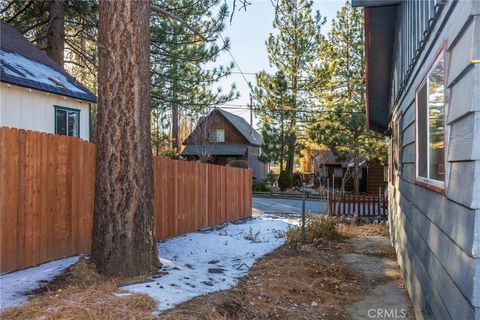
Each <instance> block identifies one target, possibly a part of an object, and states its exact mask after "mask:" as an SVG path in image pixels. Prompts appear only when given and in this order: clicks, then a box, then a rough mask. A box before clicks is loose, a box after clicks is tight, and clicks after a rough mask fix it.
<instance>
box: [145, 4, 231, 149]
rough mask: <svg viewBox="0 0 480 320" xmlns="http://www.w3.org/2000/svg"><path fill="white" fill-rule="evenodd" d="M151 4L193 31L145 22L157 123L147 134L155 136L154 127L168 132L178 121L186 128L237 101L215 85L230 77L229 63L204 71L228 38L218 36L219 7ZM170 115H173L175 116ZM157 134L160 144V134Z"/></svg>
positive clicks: (157, 19) (222, 14) (224, 13)
mask: <svg viewBox="0 0 480 320" xmlns="http://www.w3.org/2000/svg"><path fill="white" fill-rule="evenodd" d="M154 2H155V4H157V5H158V6H160V7H162V8H164V9H165V10H167V11H169V12H171V13H173V14H175V15H176V16H178V17H180V18H181V19H182V20H183V21H185V22H186V23H187V24H188V25H189V26H190V27H191V29H194V30H195V31H196V33H194V32H192V31H191V30H189V29H188V28H187V27H186V26H185V25H184V24H182V23H181V22H178V21H175V20H171V19H165V17H163V16H157V15H154V16H152V18H151V61H152V68H151V74H152V108H153V113H154V114H155V116H154V120H155V121H159V124H156V123H155V122H153V123H152V132H153V133H154V134H157V131H156V129H157V128H161V130H160V131H163V132H167V133H168V132H169V131H170V130H171V128H172V125H176V123H177V126H178V123H179V122H181V121H182V119H183V120H184V121H187V122H190V124H192V123H193V122H195V121H196V119H198V117H199V116H200V115H205V114H206V113H207V112H208V111H210V110H211V109H212V108H213V107H216V106H218V105H221V104H223V103H225V102H228V101H231V100H233V99H235V98H237V97H238V93H237V91H236V89H235V87H234V86H232V87H231V88H230V90H229V91H228V92H223V91H222V89H221V88H220V87H219V86H217V84H218V82H219V81H220V80H221V79H222V78H224V77H227V76H229V75H230V73H231V70H232V68H233V67H234V65H233V63H232V64H230V65H227V66H218V67H212V68H207V65H209V64H210V65H211V64H213V63H214V62H215V61H216V60H217V58H218V57H219V56H220V54H222V53H224V52H225V51H226V50H228V49H229V46H230V42H229V40H228V38H227V39H223V38H222V37H221V32H222V31H223V30H224V28H225V20H226V19H227V18H228V16H229V12H228V8H227V6H226V5H225V4H224V2H223V1H222V0H200V1H198V0H177V1H167V0H155V1H154ZM223 40H225V41H223ZM172 110H178V114H176V113H175V112H173V113H172ZM177 130H178V128H177ZM158 134H159V136H160V138H159V139H160V140H161V137H162V134H161V132H158ZM167 136H168V135H167ZM156 140H158V139H156ZM164 143H167V144H168V141H164ZM180 143H181V141H180Z"/></svg>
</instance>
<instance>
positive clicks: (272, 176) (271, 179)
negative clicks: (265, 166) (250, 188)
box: [265, 172, 278, 186]
mask: <svg viewBox="0 0 480 320" xmlns="http://www.w3.org/2000/svg"><path fill="white" fill-rule="evenodd" d="M277 180H278V174H276V173H273V172H270V173H267V175H266V177H265V182H266V183H267V184H268V185H270V186H273V185H274V184H275V182H277Z"/></svg>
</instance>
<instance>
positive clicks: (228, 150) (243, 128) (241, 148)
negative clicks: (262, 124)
mask: <svg viewBox="0 0 480 320" xmlns="http://www.w3.org/2000/svg"><path fill="white" fill-rule="evenodd" d="M216 115H218V116H220V117H221V119H224V121H226V122H227V123H229V124H230V125H231V126H232V128H234V129H235V130H236V132H237V133H238V134H239V135H241V137H243V138H244V141H243V143H233V141H232V140H230V141H229V139H228V138H229V137H228V136H227V137H225V141H224V142H222V143H218V142H215V144H214V145H213V146H212V148H213V150H212V155H221V156H228V155H235V156H239V155H243V154H244V153H245V151H246V150H247V146H248V145H250V146H254V147H260V146H261V145H262V144H263V137H262V136H261V135H260V134H259V133H258V132H257V131H256V130H255V129H253V128H251V127H250V124H249V123H248V122H247V121H246V120H245V119H244V118H242V117H240V116H237V115H236V114H233V113H231V112H228V111H225V110H223V109H220V108H217V109H215V110H213V111H212V112H210V113H209V114H208V115H207V116H206V117H202V118H201V119H200V121H199V123H198V124H197V127H196V128H195V129H194V131H193V132H192V133H190V134H189V136H188V137H187V138H186V139H185V141H184V142H183V144H184V145H186V146H185V148H184V149H183V150H182V153H181V155H182V156H194V155H196V154H197V151H196V150H195V144H196V143H195V141H193V136H194V135H195V131H196V130H198V128H199V126H201V125H202V124H203V123H204V122H205V121H210V120H211V119H212V118H214V117H215V116H216ZM210 129H211V130H213V128H210ZM235 141H236V142H238V141H237V140H235ZM211 142H212V141H210V142H209V141H203V143H206V144H210V143H211ZM241 142H242V141H241Z"/></svg>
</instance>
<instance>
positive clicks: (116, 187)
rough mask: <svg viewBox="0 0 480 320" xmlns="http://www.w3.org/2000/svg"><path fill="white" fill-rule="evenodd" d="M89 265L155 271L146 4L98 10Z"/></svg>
mask: <svg viewBox="0 0 480 320" xmlns="http://www.w3.org/2000/svg"><path fill="white" fill-rule="evenodd" d="M99 10H100V20H99V46H98V48H99V66H98V86H99V95H98V127H97V154H96V157H97V158H96V175H95V204H94V220H93V235H92V239H93V240H92V241H93V242H92V261H93V262H94V263H95V265H96V267H97V269H98V271H99V272H101V273H104V274H108V275H114V276H134V275H140V274H145V273H148V272H151V271H153V270H154V269H156V268H157V267H158V266H159V264H160V262H159V260H158V254H157V247H156V242H155V233H154V230H153V186H152V184H153V181H152V180H153V177H152V175H153V173H152V153H151V143H150V85H149V83H150V75H149V66H150V53H149V43H150V42H149V41H150V33H149V14H150V1H149V0H140V1H139V0H123V1H109V0H102V1H101V2H100V9H99Z"/></svg>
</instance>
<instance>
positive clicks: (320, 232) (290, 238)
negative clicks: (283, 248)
mask: <svg viewBox="0 0 480 320" xmlns="http://www.w3.org/2000/svg"><path fill="white" fill-rule="evenodd" d="M337 225H338V224H337V220H336V219H335V218H332V217H313V216H310V217H308V218H307V220H306V222H305V240H304V239H302V226H301V225H299V226H295V227H293V228H290V229H289V230H288V231H287V233H286V237H287V242H288V244H290V245H296V244H298V243H314V242H316V241H317V240H319V239H326V240H338V239H340V234H339V233H338V230H337Z"/></svg>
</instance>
